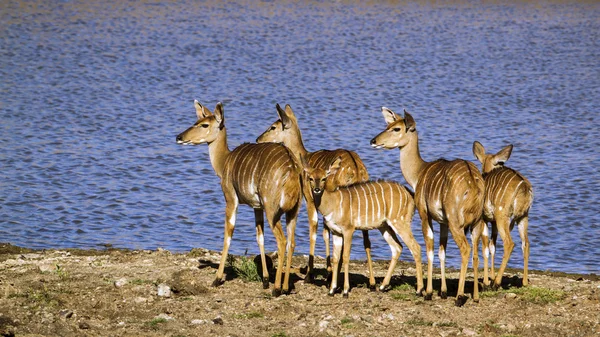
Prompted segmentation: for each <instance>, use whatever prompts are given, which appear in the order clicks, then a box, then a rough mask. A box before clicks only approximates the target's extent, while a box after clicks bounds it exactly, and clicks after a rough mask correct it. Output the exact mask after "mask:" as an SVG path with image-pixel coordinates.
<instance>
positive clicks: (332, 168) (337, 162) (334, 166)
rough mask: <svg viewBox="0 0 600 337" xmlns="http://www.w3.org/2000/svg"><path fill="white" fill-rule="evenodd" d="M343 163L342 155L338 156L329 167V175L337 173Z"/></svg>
mask: <svg viewBox="0 0 600 337" xmlns="http://www.w3.org/2000/svg"><path fill="white" fill-rule="evenodd" d="M341 163H342V157H337V158H336V159H335V160H334V161H333V163H331V165H329V168H328V169H327V175H328V176H329V175H331V174H335V173H336V172H337V170H338V169H339V168H340V164H341Z"/></svg>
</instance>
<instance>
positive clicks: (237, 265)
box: [227, 255, 262, 282]
mask: <svg viewBox="0 0 600 337" xmlns="http://www.w3.org/2000/svg"><path fill="white" fill-rule="evenodd" d="M227 264H228V265H229V266H231V267H232V268H233V271H234V272H235V274H236V276H237V277H239V278H241V279H242V280H244V282H260V281H262V277H261V276H260V275H259V274H258V269H257V268H256V264H255V263H254V261H253V260H252V259H250V258H247V257H245V256H242V257H240V258H239V259H236V258H235V256H233V255H229V256H228V257H227Z"/></svg>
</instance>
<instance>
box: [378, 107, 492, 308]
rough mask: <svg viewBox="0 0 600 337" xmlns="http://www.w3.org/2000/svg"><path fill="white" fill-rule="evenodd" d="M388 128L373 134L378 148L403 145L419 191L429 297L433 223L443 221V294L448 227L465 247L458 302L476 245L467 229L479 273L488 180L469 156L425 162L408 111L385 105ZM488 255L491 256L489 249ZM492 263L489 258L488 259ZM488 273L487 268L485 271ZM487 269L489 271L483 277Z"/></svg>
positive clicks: (405, 165) (409, 176)
mask: <svg viewBox="0 0 600 337" xmlns="http://www.w3.org/2000/svg"><path fill="white" fill-rule="evenodd" d="M381 112H382V114H383V117H384V118H385V120H386V122H387V128H386V129H385V130H384V131H383V132H381V133H380V134H379V135H377V136H376V137H375V138H373V139H372V140H371V146H373V147H375V148H385V149H395V148H400V169H401V170H402V174H403V175H404V178H405V179H406V181H407V182H408V183H409V184H410V186H412V188H413V190H414V191H415V205H416V207H417V210H418V212H419V216H420V218H421V226H422V228H423V237H424V239H425V245H426V249H427V289H426V292H425V299H426V300H430V299H431V298H432V293H433V285H432V274H433V265H432V264H433V226H432V220H435V221H436V222H438V223H439V224H440V248H439V252H438V255H439V258H440V267H441V273H442V275H441V276H442V287H441V291H440V296H441V297H442V298H446V296H447V295H446V292H447V287H446V273H445V260H446V245H447V242H448V228H450V232H451V233H452V237H453V238H454V241H455V242H456V244H457V245H458V248H459V249H460V255H461V258H462V263H461V268H460V278H459V284H458V292H457V295H456V301H455V304H456V306H462V305H464V303H465V302H466V301H467V296H465V295H464V287H465V279H466V274H467V266H468V263H469V254H470V252H471V247H470V246H469V243H468V241H467V238H466V235H465V233H466V232H467V230H469V229H471V230H472V232H471V235H472V242H473V246H474V251H473V274H474V277H475V280H477V279H478V270H477V269H478V266H479V256H478V252H477V247H478V245H477V243H478V242H479V238H480V236H481V234H482V232H483V229H484V227H485V226H484V223H483V221H482V219H481V218H482V209H483V192H484V182H483V177H482V176H481V173H480V172H479V170H478V169H477V167H476V166H475V165H474V164H473V163H471V162H468V161H466V160H460V159H457V160H453V161H447V160H443V159H439V160H436V161H433V162H426V161H424V160H423V159H422V158H421V154H420V152H419V138H418V133H417V128H416V123H415V120H414V119H413V117H412V116H411V115H410V114H409V113H408V112H406V111H404V118H403V117H401V116H399V115H397V114H396V113H394V112H393V111H392V110H390V109H387V108H385V107H383V108H381ZM484 259H486V257H485V255H484ZM486 264H487V261H486ZM484 273H486V272H485V271H484ZM486 276H487V274H486V275H484V279H485V278H486ZM473 300H474V301H478V300H479V290H478V282H477V281H475V282H474V290H473Z"/></svg>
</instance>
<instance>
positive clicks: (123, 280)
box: [114, 277, 128, 288]
mask: <svg viewBox="0 0 600 337" xmlns="http://www.w3.org/2000/svg"><path fill="white" fill-rule="evenodd" d="M127 283H128V282H127V279H126V278H124V277H123V278H120V279H118V280H116V281H115V283H114V285H115V287H117V288H121V287H122V286H124V285H126V284H127Z"/></svg>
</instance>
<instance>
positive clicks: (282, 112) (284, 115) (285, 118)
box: [275, 104, 291, 129]
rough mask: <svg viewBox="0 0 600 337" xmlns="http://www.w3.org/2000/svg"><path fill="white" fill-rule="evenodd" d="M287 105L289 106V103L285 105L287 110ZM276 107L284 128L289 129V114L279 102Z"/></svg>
mask: <svg viewBox="0 0 600 337" xmlns="http://www.w3.org/2000/svg"><path fill="white" fill-rule="evenodd" d="M287 107H288V105H286V106H285V108H286V110H287ZM275 108H277V114H278V115H279V120H281V124H282V125H283V128H284V129H289V128H290V124H291V121H290V119H289V117H288V115H287V112H286V110H283V109H282V108H281V106H280V105H279V104H277V105H275Z"/></svg>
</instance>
